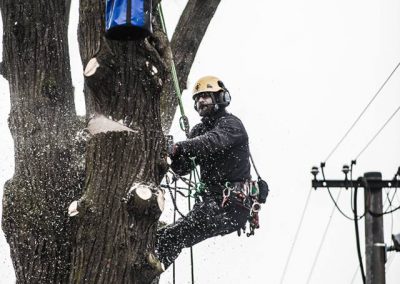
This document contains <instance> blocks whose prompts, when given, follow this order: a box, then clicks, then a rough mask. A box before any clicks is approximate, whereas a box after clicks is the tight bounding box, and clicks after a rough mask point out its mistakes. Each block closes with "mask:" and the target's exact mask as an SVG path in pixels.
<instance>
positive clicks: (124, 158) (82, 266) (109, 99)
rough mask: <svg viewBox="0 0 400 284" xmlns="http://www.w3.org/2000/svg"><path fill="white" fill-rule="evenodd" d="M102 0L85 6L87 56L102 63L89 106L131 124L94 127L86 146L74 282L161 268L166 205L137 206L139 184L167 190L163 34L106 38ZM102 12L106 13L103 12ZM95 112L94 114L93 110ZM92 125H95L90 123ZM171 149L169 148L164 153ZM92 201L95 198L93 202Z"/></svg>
mask: <svg viewBox="0 0 400 284" xmlns="http://www.w3.org/2000/svg"><path fill="white" fill-rule="evenodd" d="M104 10H105V7H104V1H102V0H83V1H81V5H80V21H79V29H78V34H79V43H80V51H81V57H82V63H83V65H84V66H86V65H87V64H88V63H89V61H90V60H91V59H93V58H96V60H97V61H98V64H99V68H97V70H96V71H95V73H94V74H93V75H91V76H88V77H86V80H85V81H86V86H87V87H86V88H85V95H86V101H87V102H89V103H88V109H87V112H88V113H89V114H90V113H96V114H102V115H104V116H106V117H109V118H110V120H113V121H120V122H121V123H123V125H124V126H126V127H129V128H131V129H132V130H133V131H130V132H128V131H118V132H117V131H114V129H113V128H112V127H111V128H108V129H107V128H106V129H104V131H103V132H100V133H97V134H94V136H93V137H92V138H91V139H90V141H89V146H88V149H87V166H86V173H87V177H86V183H85V189H84V195H83V197H82V198H81V202H80V203H83V204H86V205H85V206H84V207H83V210H82V209H81V210H80V211H83V213H79V214H78V217H79V216H80V214H82V215H83V217H81V218H78V220H79V221H80V222H79V230H78V234H77V239H76V246H75V248H74V254H73V270H72V273H71V278H70V282H71V283H82V282H85V283H149V282H151V280H152V279H153V278H154V277H155V276H156V275H157V274H159V273H160V271H156V269H155V267H152V265H151V263H149V261H148V258H149V255H151V254H153V253H154V237H155V232H156V229H157V222H158V218H159V216H160V214H161V211H160V209H159V207H158V204H157V198H151V199H150V200H149V201H147V202H145V204H146V206H137V204H136V202H135V201H134V200H133V199H132V200H131V197H130V194H129V192H130V189H131V187H132V185H133V184H147V185H150V186H149V188H151V190H152V192H153V195H154V196H156V195H157V194H162V192H161V191H159V190H158V189H157V187H156V186H155V185H157V184H159V183H160V181H161V177H162V176H163V174H164V172H163V171H162V167H161V165H162V163H163V162H165V161H164V160H163V158H162V154H163V153H162V151H163V148H164V146H163V145H164V137H163V133H162V130H161V117H160V108H159V106H160V96H161V89H162V86H163V84H164V81H165V77H166V74H167V72H168V70H167V66H166V64H165V63H164V60H163V52H164V50H163V44H162V41H163V40H165V37H162V33H160V32H159V28H158V26H157V24H156V23H155V25H154V30H155V33H154V36H152V37H150V38H147V39H144V40H138V41H133V42H122V41H121V42H119V41H109V40H107V39H105V38H104V36H103V35H104V22H103V20H102V19H104ZM99 15H101V16H100V17H99ZM89 116H90V115H89ZM89 130H90V129H89ZM164 155H165V153H164ZM88 204H89V205H88Z"/></svg>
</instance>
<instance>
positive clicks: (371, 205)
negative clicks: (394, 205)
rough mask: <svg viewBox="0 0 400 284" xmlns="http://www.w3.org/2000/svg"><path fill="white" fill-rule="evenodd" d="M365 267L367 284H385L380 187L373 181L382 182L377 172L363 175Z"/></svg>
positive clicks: (384, 249) (384, 251)
mask: <svg viewBox="0 0 400 284" xmlns="http://www.w3.org/2000/svg"><path fill="white" fill-rule="evenodd" d="M364 178H365V179H366V181H367V184H371V186H367V187H366V188H364V206H365V267H366V271H367V273H366V283H367V284H375V283H376V284H385V263H386V247H385V241H384V238H383V215H382V214H381V213H382V212H383V211H382V187H381V186H380V185H379V184H376V185H374V183H373V181H378V182H379V181H382V174H381V173H379V172H371V173H365V174H364Z"/></svg>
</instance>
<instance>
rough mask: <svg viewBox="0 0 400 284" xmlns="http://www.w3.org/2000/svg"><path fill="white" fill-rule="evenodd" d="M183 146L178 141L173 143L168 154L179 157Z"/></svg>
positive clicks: (171, 156)
mask: <svg viewBox="0 0 400 284" xmlns="http://www.w3.org/2000/svg"><path fill="white" fill-rule="evenodd" d="M181 150H182V147H180V146H179V144H178V143H175V144H173V145H172V146H171V147H169V149H168V156H169V157H170V158H174V157H178V156H179V155H180V154H181V152H182V151H181Z"/></svg>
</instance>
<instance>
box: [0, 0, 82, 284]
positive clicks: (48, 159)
mask: <svg viewBox="0 0 400 284" xmlns="http://www.w3.org/2000/svg"><path fill="white" fill-rule="evenodd" d="M69 4H70V2H69V1H61V0H58V1H56V0H54V1H47V0H46V1H45V0H35V1H19V0H2V1H0V7H1V12H2V18H3V28H4V34H3V45H4V49H3V70H2V71H3V76H4V77H5V78H6V79H8V82H9V85H10V95H11V112H10V117H9V127H10V130H11V134H12V136H13V139H14V143H15V148H14V149H15V173H14V176H13V178H12V179H11V180H9V181H8V182H7V183H6V185H5V190H4V197H3V219H2V228H3V231H4V233H5V235H6V239H7V241H8V243H9V244H10V249H11V257H12V260H13V264H14V268H15V273H16V277H17V281H18V282H21V283H59V282H65V281H66V279H68V276H69V268H70V252H71V236H73V227H72V224H71V222H70V220H69V218H68V217H67V214H66V208H67V207H68V204H69V203H70V202H71V201H72V200H73V198H74V197H75V196H76V195H77V192H78V191H79V186H80V184H79V181H80V179H81V178H80V176H79V175H80V174H79V173H80V172H81V171H80V170H79V157H80V156H81V153H78V152H79V147H78V146H77V144H75V143H76V140H75V139H74V138H75V135H76V129H77V128H78V121H77V117H76V115H75V108H74V102H73V87H72V83H71V75H70V65H69V55H68V40H67V26H68V16H69V13H68V11H69Z"/></svg>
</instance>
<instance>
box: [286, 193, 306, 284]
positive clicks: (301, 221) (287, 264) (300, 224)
mask: <svg viewBox="0 0 400 284" xmlns="http://www.w3.org/2000/svg"><path fill="white" fill-rule="evenodd" d="M311 191H312V190H311V189H310V191H309V192H308V195H307V199H306V203H305V205H304V208H303V212H302V214H301V217H300V222H299V225H298V226H297V230H296V234H295V235H294V240H293V242H292V246H291V247H290V251H289V255H288V257H287V259H286V263H285V268H284V269H283V272H282V276H281V281H280V283H281V284H282V283H283V280H284V279H285V276H286V271H287V268H288V266H289V262H290V259H291V257H292V253H293V249H294V246H295V244H296V242H297V237H298V236H299V232H300V228H301V226H302V224H303V220H304V216H305V214H306V210H307V207H308V204H309V202H310V196H311Z"/></svg>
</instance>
